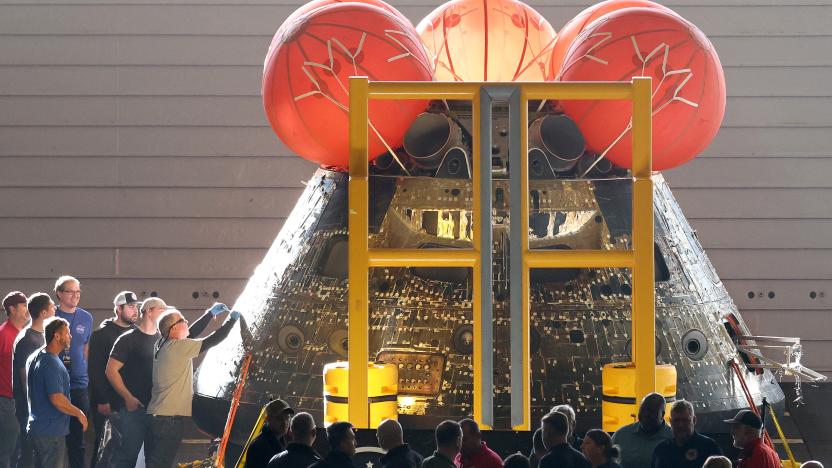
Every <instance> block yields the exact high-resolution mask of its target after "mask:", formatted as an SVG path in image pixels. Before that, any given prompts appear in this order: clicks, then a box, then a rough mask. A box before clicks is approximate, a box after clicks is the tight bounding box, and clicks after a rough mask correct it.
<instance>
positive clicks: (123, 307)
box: [113, 291, 142, 327]
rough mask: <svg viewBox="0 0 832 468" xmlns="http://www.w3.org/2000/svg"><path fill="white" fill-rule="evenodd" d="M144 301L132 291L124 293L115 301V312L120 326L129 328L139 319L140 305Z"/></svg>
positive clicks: (119, 294) (118, 295) (117, 296)
mask: <svg viewBox="0 0 832 468" xmlns="http://www.w3.org/2000/svg"><path fill="white" fill-rule="evenodd" d="M141 303H142V301H140V300H139V298H138V297H136V293H134V292H132V291H122V292H120V293H118V294H116V297H115V298H114V299H113V312H114V314H115V320H116V322H117V324H118V325H119V326H122V327H129V326H130V325H133V324H135V323H136V321H137V320H138V319H139V305H140V304H141Z"/></svg>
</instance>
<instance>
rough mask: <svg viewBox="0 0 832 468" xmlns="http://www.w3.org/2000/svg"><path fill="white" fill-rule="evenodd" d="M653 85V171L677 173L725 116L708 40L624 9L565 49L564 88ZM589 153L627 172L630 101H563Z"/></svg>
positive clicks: (672, 21) (682, 23)
mask: <svg viewBox="0 0 832 468" xmlns="http://www.w3.org/2000/svg"><path fill="white" fill-rule="evenodd" d="M634 76H651V77H652V78H653V169H654V170H656V171H661V170H664V169H670V168H673V167H676V166H679V165H681V164H683V163H685V162H687V161H689V160H691V159H693V158H694V157H696V155H697V154H699V153H700V152H701V151H702V150H703V149H705V147H706V146H708V144H709V143H710V142H711V140H712V139H713V137H714V136H715V135H716V133H717V131H718V130H719V126H720V124H721V123H722V117H723V115H724V114H725V76H724V75H723V71H722V64H721V63H720V61H719V57H718V56H717V53H716V50H714V47H713V45H712V44H711V42H710V41H709V40H708V38H707V37H705V35H704V34H703V33H702V31H700V30H699V29H697V28H696V26H694V25H693V24H691V23H690V22H688V21H686V20H684V19H683V18H682V17H680V16H678V15H675V14H671V13H667V12H664V11H661V10H657V9H650V8H627V9H624V10H619V11H617V12H614V13H610V14H608V15H605V16H604V17H602V18H601V19H599V20H597V21H595V22H594V23H592V24H591V25H590V26H589V27H588V28H587V29H586V30H585V31H584V32H583V33H581V35H580V36H578V37H577V38H576V39H575V43H574V44H573V46H572V47H571V48H570V49H569V53H568V54H567V56H566V59H565V61H564V66H563V71H562V73H561V80H562V81H629V80H630V79H631V78H632V77H634ZM561 106H562V107H563V110H564V112H565V113H566V114H567V115H569V116H570V117H572V119H574V120H575V122H576V123H577V124H578V127H579V128H580V129H581V132H583V134H584V138H585V139H586V143H587V146H588V147H590V148H591V149H593V150H594V151H595V152H597V153H598V154H602V155H604V156H605V157H606V158H608V159H609V160H611V161H612V162H613V163H615V164H617V165H618V166H622V167H628V168H629V167H632V156H631V155H632V151H631V149H632V144H631V141H632V140H631V138H630V137H631V134H630V124H631V119H632V107H631V105H630V102H629V101H561Z"/></svg>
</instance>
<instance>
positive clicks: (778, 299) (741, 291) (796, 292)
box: [724, 279, 832, 333]
mask: <svg viewBox="0 0 832 468" xmlns="http://www.w3.org/2000/svg"><path fill="white" fill-rule="evenodd" d="M724 283H725V287H726V288H727V289H728V292H729V293H730V294H731V297H732V298H733V299H734V302H735V303H736V304H737V307H739V308H740V309H742V310H746V309H752V310H778V309H783V310H785V309H790V310H791V309H794V310H825V311H827V312H829V310H830V309H832V279H825V280H799V281H797V280H756V281H755V280H725V281H724ZM812 293H814V298H813V297H812V295H813V294H812ZM752 296H753V297H752ZM769 296H773V297H769ZM829 317H830V318H832V312H829ZM830 325H832V322H830ZM830 331H832V327H830V328H829V329H827V330H826V333H829V332H830Z"/></svg>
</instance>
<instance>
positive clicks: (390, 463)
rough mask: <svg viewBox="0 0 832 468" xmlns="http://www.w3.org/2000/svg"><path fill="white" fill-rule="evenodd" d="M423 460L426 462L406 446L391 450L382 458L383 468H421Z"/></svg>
mask: <svg viewBox="0 0 832 468" xmlns="http://www.w3.org/2000/svg"><path fill="white" fill-rule="evenodd" d="M422 460H424V457H423V456H421V455H419V454H418V453H417V452H416V451H414V450H413V449H411V448H410V446H409V445H407V444H404V445H399V446H398V447H396V448H393V449H390V451H389V452H387V454H386V455H384V456H383V457H381V468H419V467H420V466H421V465H422Z"/></svg>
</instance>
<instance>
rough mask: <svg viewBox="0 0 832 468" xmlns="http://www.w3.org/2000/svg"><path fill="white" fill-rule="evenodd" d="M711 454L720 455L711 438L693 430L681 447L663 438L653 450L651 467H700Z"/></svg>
mask: <svg viewBox="0 0 832 468" xmlns="http://www.w3.org/2000/svg"><path fill="white" fill-rule="evenodd" d="M712 455H722V451H721V450H720V449H719V447H718V446H717V445H716V442H714V441H713V439H710V438H708V437H705V436H703V435H702V434H700V433H698V432H694V433H693V435H692V436H691V437H690V439H688V441H687V442H686V443H685V444H684V445H682V446H681V447H680V446H678V445H676V441H675V440H674V439H670V440H665V441H663V442H661V443H659V445H657V446H656V450H654V451H653V462H652V463H651V464H650V466H651V467H652V468H700V467H701V466H702V465H704V464H705V460H707V459H708V457H710V456H712Z"/></svg>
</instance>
